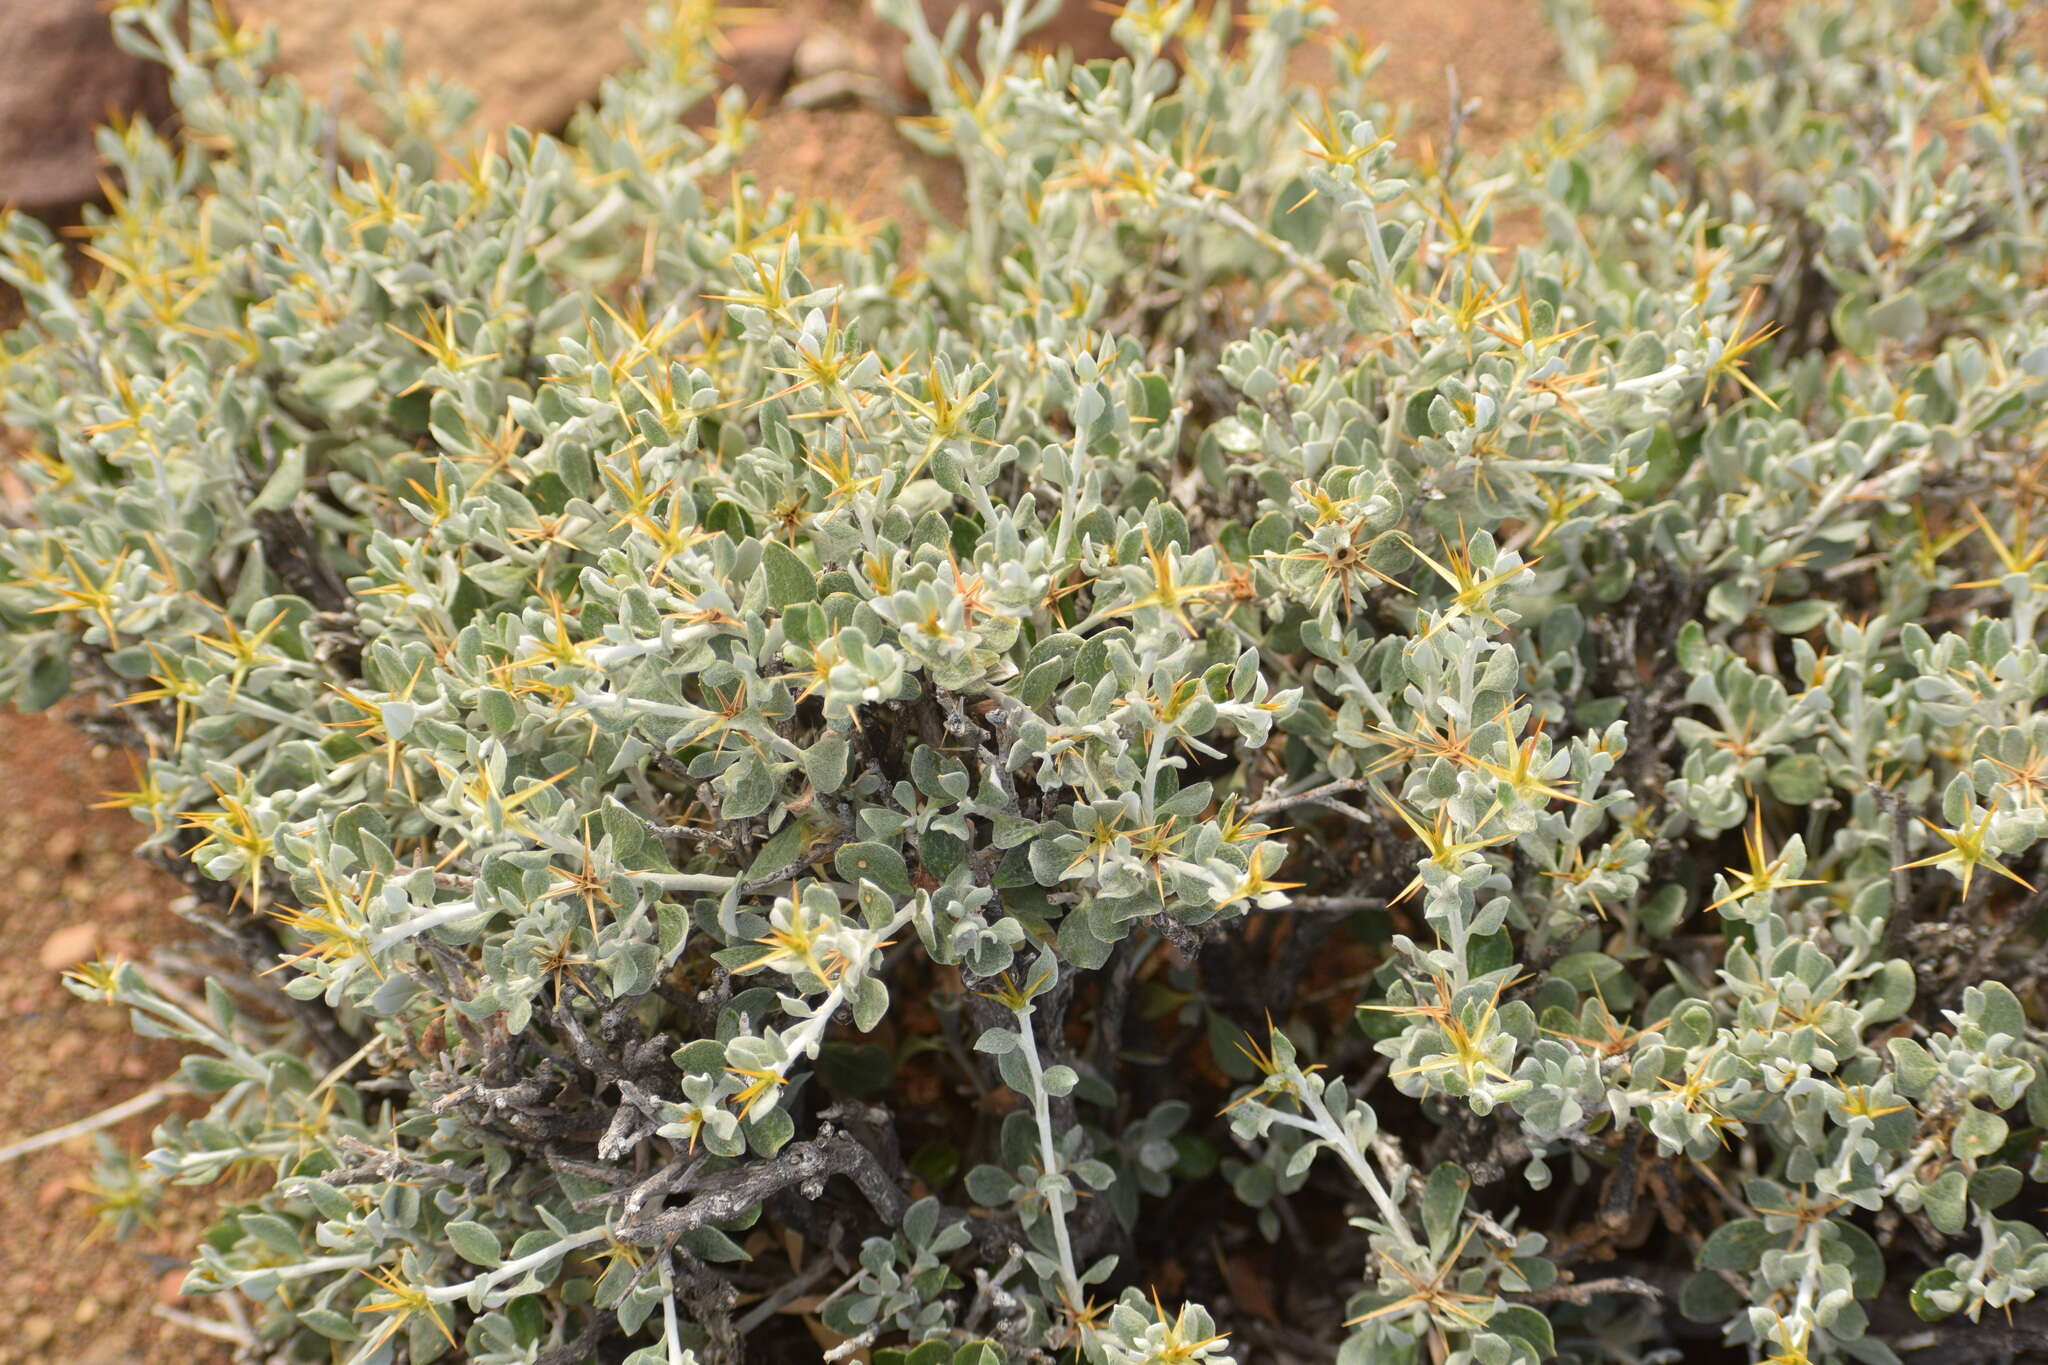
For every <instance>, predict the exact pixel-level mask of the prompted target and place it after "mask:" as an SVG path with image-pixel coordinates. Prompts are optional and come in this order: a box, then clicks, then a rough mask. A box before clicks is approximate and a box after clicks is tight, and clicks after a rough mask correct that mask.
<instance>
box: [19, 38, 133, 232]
mask: <svg viewBox="0 0 2048 1365" xmlns="http://www.w3.org/2000/svg"><path fill="white" fill-rule="evenodd" d="M167 108H168V100H167V97H166V95H165V88H164V80H163V72H162V70H161V69H160V68H158V67H156V66H154V65H152V64H150V63H148V62H144V61H142V60H140V59H139V58H136V57H133V56H130V55H129V54H128V53H125V52H123V51H121V50H120V49H119V48H117V47H115V46H114V37H113V30H112V28H111V27H110V26H109V23H108V19H107V13H106V7H105V5H104V4H102V3H100V0H6V3H5V4H4V5H0V204H11V205H14V206H15V207H17V208H25V209H52V208H61V207H63V206H65V205H68V204H76V203H79V202H80V201H82V200H86V199H91V198H94V197H96V196H97V195H98V193H99V174H100V162H99V156H98V154H97V152H96V151H95V150H94V148H93V129H95V128H97V127H98V126H99V125H100V124H102V123H105V122H106V121H107V119H108V117H109V115H113V114H121V115H128V114H136V113H142V114H146V115H148V116H150V117H161V116H162V115H163V114H164V113H165V112H166V111H167Z"/></svg>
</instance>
